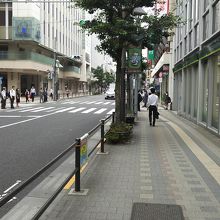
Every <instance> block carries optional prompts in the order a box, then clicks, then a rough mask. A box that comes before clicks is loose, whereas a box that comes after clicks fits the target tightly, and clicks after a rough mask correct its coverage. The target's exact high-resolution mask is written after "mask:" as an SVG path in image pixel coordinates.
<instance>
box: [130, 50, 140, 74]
mask: <svg viewBox="0 0 220 220" xmlns="http://www.w3.org/2000/svg"><path fill="white" fill-rule="evenodd" d="M141 52H142V49H141V48H129V49H128V72H132V71H130V70H129V69H140V68H141V59H142V54H141Z"/></svg>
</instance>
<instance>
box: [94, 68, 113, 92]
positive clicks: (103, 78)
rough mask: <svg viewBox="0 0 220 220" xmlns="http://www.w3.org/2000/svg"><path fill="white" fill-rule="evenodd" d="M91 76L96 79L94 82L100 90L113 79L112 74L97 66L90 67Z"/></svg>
mask: <svg viewBox="0 0 220 220" xmlns="http://www.w3.org/2000/svg"><path fill="white" fill-rule="evenodd" d="M92 73H93V77H95V78H96V79H97V81H96V83H97V85H98V87H99V88H101V91H102V90H103V89H106V88H107V87H108V86H109V84H110V83H113V82H114V81H115V78H114V76H113V75H112V74H111V73H109V72H104V71H103V68H102V67H100V66H98V67H97V68H96V69H92Z"/></svg>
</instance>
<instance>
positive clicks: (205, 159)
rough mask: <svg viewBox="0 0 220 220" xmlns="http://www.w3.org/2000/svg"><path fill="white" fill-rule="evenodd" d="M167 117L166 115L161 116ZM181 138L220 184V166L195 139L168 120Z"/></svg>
mask: <svg viewBox="0 0 220 220" xmlns="http://www.w3.org/2000/svg"><path fill="white" fill-rule="evenodd" d="M161 118H163V119H165V118H164V117H161ZM168 124H170V125H171V126H172V127H173V128H174V130H175V131H176V132H177V134H178V135H179V136H180V137H181V139H182V140H183V141H184V142H185V144H186V146H187V147H188V148H189V149H190V150H191V151H192V152H193V154H194V155H195V156H196V157H197V158H198V159H199V161H200V162H201V163H202V164H203V165H204V167H205V168H206V169H207V170H208V172H209V173H210V174H211V175H212V176H213V177H214V179H215V180H216V181H217V183H218V184H219V185H220V167H219V166H218V165H217V164H216V163H215V161H213V160H212V158H210V157H209V156H208V155H207V154H206V153H205V152H204V151H203V150H202V149H201V148H200V147H199V146H198V145H197V144H196V143H195V142H194V141H193V140H192V138H191V137H190V136H188V135H187V134H186V133H185V132H184V131H183V130H182V129H181V128H180V127H179V126H177V125H176V124H174V123H172V122H168Z"/></svg>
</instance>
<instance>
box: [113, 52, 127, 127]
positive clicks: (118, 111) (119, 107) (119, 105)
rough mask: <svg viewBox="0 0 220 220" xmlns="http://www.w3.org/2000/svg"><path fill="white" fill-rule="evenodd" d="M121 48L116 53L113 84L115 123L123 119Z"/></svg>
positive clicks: (123, 88) (123, 96)
mask: <svg viewBox="0 0 220 220" xmlns="http://www.w3.org/2000/svg"><path fill="white" fill-rule="evenodd" d="M121 58H122V50H121V51H120V52H119V54H118V59H117V68H116V85H115V119H116V123H120V122H124V121H125V74H124V69H122V59H121Z"/></svg>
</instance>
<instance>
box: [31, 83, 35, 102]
mask: <svg viewBox="0 0 220 220" xmlns="http://www.w3.org/2000/svg"><path fill="white" fill-rule="evenodd" d="M35 95H36V89H35V88H34V86H32V87H31V90H30V96H31V100H32V102H34V97H35Z"/></svg>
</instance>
